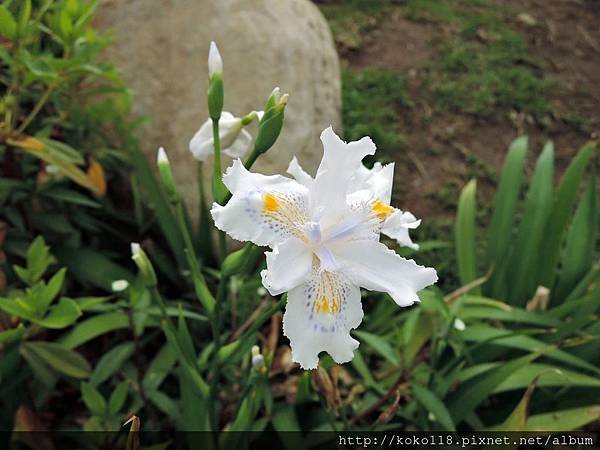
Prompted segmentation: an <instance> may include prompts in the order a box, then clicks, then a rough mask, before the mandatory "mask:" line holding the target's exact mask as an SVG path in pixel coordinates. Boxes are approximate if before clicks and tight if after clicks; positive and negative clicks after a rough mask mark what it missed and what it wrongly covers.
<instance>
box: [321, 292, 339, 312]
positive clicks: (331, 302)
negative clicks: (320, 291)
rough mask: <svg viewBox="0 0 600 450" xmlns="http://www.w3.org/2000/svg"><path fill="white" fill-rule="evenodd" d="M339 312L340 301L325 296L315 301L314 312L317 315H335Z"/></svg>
mask: <svg viewBox="0 0 600 450" xmlns="http://www.w3.org/2000/svg"><path fill="white" fill-rule="evenodd" d="M339 311H340V301H339V300H338V299H336V298H335V297H334V298H331V299H329V298H327V297H325V296H321V297H319V298H318V299H317V300H316V301H315V312H316V313H318V314H337V313H338V312H339Z"/></svg>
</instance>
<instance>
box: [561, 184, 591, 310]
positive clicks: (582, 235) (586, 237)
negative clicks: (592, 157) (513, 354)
mask: <svg viewBox="0 0 600 450" xmlns="http://www.w3.org/2000/svg"><path fill="white" fill-rule="evenodd" d="M596 189H597V186H596V177H595V176H593V175H592V176H591V177H590V181H589V184H588V188H587V190H586V191H585V193H584V194H583V197H582V198H581V201H580V203H579V206H578V207H577V211H575V216H574V217H573V222H571V226H570V227H569V231H568V232H567V238H566V243H565V250H564V253H563V256H562V258H561V262H560V275H559V278H558V283H557V285H556V287H555V288H554V293H553V294H552V297H553V298H554V300H555V301H559V302H561V301H562V300H564V299H565V298H566V297H567V295H569V293H570V292H571V291H572V290H573V288H574V287H575V286H576V285H577V283H578V282H579V281H581V279H582V278H583V277H584V275H585V274H586V273H587V272H588V271H589V270H590V268H591V267H592V263H593V261H594V250H595V248H596V240H597V239H598V202H597V198H596Z"/></svg>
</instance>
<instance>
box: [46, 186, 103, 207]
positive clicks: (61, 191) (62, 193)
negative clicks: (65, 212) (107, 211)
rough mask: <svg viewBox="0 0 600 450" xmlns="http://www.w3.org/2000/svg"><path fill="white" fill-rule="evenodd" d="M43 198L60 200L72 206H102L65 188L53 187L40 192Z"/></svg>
mask: <svg viewBox="0 0 600 450" xmlns="http://www.w3.org/2000/svg"><path fill="white" fill-rule="evenodd" d="M41 193H42V194H43V195H44V196H46V197H50V198H52V199H54V200H60V201H63V202H67V203H73V204H74V205H81V206H87V207H90V208H100V207H101V206H102V205H101V204H100V203H98V202H96V201H94V200H92V199H91V198H89V197H88V196H86V195H83V194H81V193H79V192H77V191H73V190H71V189H67V188H61V187H53V188H52V189H47V190H45V191H42V192H41Z"/></svg>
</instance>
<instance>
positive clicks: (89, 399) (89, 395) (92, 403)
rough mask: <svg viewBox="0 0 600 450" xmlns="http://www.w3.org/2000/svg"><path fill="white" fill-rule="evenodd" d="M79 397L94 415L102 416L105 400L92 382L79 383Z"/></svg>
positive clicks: (104, 409) (104, 412) (104, 411)
mask: <svg viewBox="0 0 600 450" xmlns="http://www.w3.org/2000/svg"><path fill="white" fill-rule="evenodd" d="M81 398H82V399H83V402H84V403H85V406H87V407H88V409H89V410H90V412H91V413H92V414H93V415H94V416H99V417H104V415H105V414H106V400H105V399H104V397H103V396H102V394H100V392H98V389H96V388H95V387H94V386H93V385H92V384H90V383H81Z"/></svg>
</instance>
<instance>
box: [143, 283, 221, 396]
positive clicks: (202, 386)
mask: <svg viewBox="0 0 600 450" xmlns="http://www.w3.org/2000/svg"><path fill="white" fill-rule="evenodd" d="M148 288H149V290H150V296H151V298H152V301H153V303H155V304H157V305H158V307H159V309H160V312H161V315H162V318H161V327H162V329H163V332H164V334H165V337H166V338H167V341H168V342H169V343H170V344H171V345H172V346H173V349H174V350H175V351H176V352H177V356H178V359H179V361H180V363H181V365H182V366H183V369H184V370H185V372H186V374H187V375H188V377H189V378H190V380H191V381H192V383H193V384H194V386H196V388H197V389H198V391H199V393H200V394H201V395H202V396H203V397H204V398H206V397H208V395H209V394H210V389H209V386H208V384H207V383H206V381H204V379H203V378H202V376H201V375H200V372H199V371H198V368H197V366H196V361H191V360H190V359H189V358H188V357H187V356H186V353H185V352H184V351H183V346H182V345H181V343H180V342H179V338H178V333H177V328H175V324H174V323H173V321H172V320H171V318H170V317H169V315H168V314H167V308H166V305H165V302H164V300H163V298H162V296H161V295H160V292H158V289H157V287H156V286H148Z"/></svg>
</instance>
